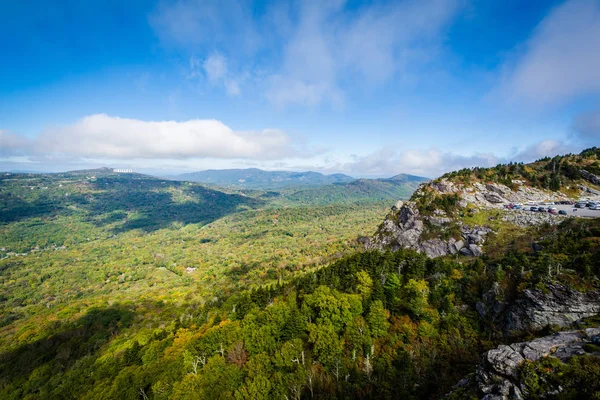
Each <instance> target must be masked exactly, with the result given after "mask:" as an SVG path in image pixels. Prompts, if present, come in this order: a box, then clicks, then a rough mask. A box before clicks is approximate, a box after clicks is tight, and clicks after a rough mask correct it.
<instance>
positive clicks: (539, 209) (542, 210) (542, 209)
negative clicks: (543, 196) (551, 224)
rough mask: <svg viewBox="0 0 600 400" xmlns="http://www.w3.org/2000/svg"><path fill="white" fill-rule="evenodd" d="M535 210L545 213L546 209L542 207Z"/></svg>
mask: <svg viewBox="0 0 600 400" xmlns="http://www.w3.org/2000/svg"><path fill="white" fill-rule="evenodd" d="M537 210H538V212H545V211H546V208H544V207H538V209H537Z"/></svg>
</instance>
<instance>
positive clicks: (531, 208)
mask: <svg viewBox="0 0 600 400" xmlns="http://www.w3.org/2000/svg"><path fill="white" fill-rule="evenodd" d="M529 211H537V207H535V206H533V207H529Z"/></svg>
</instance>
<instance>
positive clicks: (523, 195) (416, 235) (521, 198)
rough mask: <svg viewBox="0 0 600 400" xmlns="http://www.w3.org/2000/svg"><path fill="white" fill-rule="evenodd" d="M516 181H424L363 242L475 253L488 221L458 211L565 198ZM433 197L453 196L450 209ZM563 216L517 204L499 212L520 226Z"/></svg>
mask: <svg viewBox="0 0 600 400" xmlns="http://www.w3.org/2000/svg"><path fill="white" fill-rule="evenodd" d="M515 185H516V186H517V188H516V189H515V190H513V189H511V188H509V187H508V186H506V185H502V184H497V183H488V184H482V183H480V182H475V183H473V184H472V185H466V184H459V183H454V182H452V181H450V180H448V179H440V180H436V181H432V182H429V183H426V184H423V185H421V186H420V187H419V189H418V190H417V191H416V192H415V193H414V195H413V197H412V198H411V201H408V202H402V201H398V202H397V203H396V204H395V205H394V207H392V210H391V211H390V213H389V214H388V215H387V216H386V218H385V220H384V221H383V223H382V224H381V225H380V227H379V229H378V230H377V232H376V233H375V235H374V236H373V238H372V240H371V241H370V242H369V243H368V244H367V248H368V249H381V250H383V249H391V250H397V249H399V248H410V249H413V250H416V251H418V252H422V253H425V254H427V255H428V256H429V257H440V256H445V255H449V254H456V253H460V254H462V255H465V256H479V255H481V254H482V252H483V250H482V245H483V244H484V242H485V240H486V236H487V235H488V234H489V233H490V232H492V228H491V227H490V226H489V225H468V224H465V223H463V221H462V219H461V217H460V215H461V214H464V213H465V212H479V211H481V210H486V209H494V210H503V209H504V206H505V205H507V204H509V203H526V202H535V203H539V202H542V201H548V200H554V201H558V200H565V199H567V198H568V197H567V195H565V194H564V193H561V192H550V191H545V190H541V189H536V188H532V187H529V186H526V185H523V184H520V183H515ZM424 199H425V200H424ZM436 199H437V200H439V199H441V200H439V201H438V202H439V203H440V204H445V203H444V201H445V200H444V199H451V200H452V207H453V212H452V213H449V212H448V211H445V210H444V209H442V208H435V204H436ZM428 201H429V203H427V202H428ZM446 203H447V202H446ZM432 207H433V210H431V208H432ZM424 208H426V209H427V210H424ZM424 211H425V212H424ZM564 218H565V217H563V216H559V215H552V214H548V213H532V212H529V211H518V210H511V211H509V212H508V211H507V212H505V213H503V216H502V220H503V221H505V222H507V223H510V224H513V225H515V226H518V227H526V226H532V225H537V224H542V223H549V224H558V223H560V222H561V221H563V220H564Z"/></svg>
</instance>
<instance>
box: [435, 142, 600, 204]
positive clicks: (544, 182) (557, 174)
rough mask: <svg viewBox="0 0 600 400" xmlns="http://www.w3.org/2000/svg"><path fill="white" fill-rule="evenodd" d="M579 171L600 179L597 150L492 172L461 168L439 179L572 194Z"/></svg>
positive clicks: (496, 167) (599, 161)
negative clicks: (518, 185) (521, 185)
mask: <svg viewBox="0 0 600 400" xmlns="http://www.w3.org/2000/svg"><path fill="white" fill-rule="evenodd" d="M581 170H585V171H587V172H589V173H592V174H595V175H600V148H597V147H592V148H589V149H586V150H584V151H582V152H581V153H579V154H567V155H558V156H555V157H552V158H551V157H544V158H541V159H539V160H537V161H535V162H533V163H530V164H523V163H516V162H511V163H508V164H498V165H497V166H495V167H492V168H481V167H476V168H464V169H461V170H458V171H454V172H450V173H447V174H444V175H442V176H441V177H440V179H441V178H447V179H451V180H456V181H459V182H464V183H469V182H471V181H475V180H480V181H492V182H499V183H503V184H505V185H507V186H509V187H512V188H514V187H515V183H514V182H513V181H514V180H520V181H522V182H524V183H526V184H528V185H530V186H532V187H537V188H543V189H549V190H555V191H556V190H561V191H564V192H566V193H568V194H574V193H576V187H572V186H573V185H574V184H575V183H576V182H578V181H581V180H582V174H581Z"/></svg>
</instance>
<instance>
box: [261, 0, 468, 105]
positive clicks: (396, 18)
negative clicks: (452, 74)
mask: <svg viewBox="0 0 600 400" xmlns="http://www.w3.org/2000/svg"><path fill="white" fill-rule="evenodd" d="M302 4H303V7H302V9H301V12H300V18H299V22H298V24H297V26H296V27H295V29H292V34H291V35H290V37H289V38H288V39H287V41H286V44H285V46H284V48H283V64H282V65H281V67H280V68H279V69H278V70H277V71H276V72H275V73H274V74H273V76H272V78H271V79H270V80H269V81H268V82H269V87H268V90H267V98H268V99H269V100H270V101H271V102H272V103H274V104H275V105H278V106H286V105H288V104H301V105H309V106H314V105H318V104H320V103H322V102H329V103H333V104H334V105H339V104H340V103H341V102H342V92H343V82H344V81H347V80H349V79H350V80H354V81H355V80H357V79H358V80H366V81H367V82H368V83H371V84H378V83H382V82H385V81H386V80H389V79H390V78H391V77H392V76H394V75H395V74H398V73H404V74H405V73H409V71H410V70H411V68H412V69H415V68H416V67H417V66H419V65H422V63H423V62H424V61H427V58H428V57H427V56H425V57H424V55H428V56H430V55H431V54H433V53H435V52H436V51H437V47H438V46H439V45H440V43H441V35H440V33H441V31H442V30H443V29H444V27H446V26H447V25H448V23H449V22H450V21H451V19H452V17H453V16H454V15H455V14H456V11H457V10H458V8H459V1H441V0H423V1H415V0H408V1H404V2H398V3H393V4H391V5H369V6H365V7H364V8H363V9H361V10H360V13H357V14H355V13H351V12H349V11H347V10H345V9H344V2H343V1H324V2H316V1H309V2H304V3H302Z"/></svg>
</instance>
